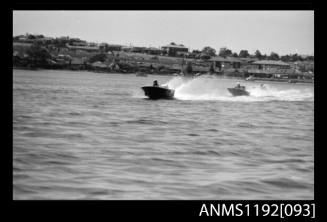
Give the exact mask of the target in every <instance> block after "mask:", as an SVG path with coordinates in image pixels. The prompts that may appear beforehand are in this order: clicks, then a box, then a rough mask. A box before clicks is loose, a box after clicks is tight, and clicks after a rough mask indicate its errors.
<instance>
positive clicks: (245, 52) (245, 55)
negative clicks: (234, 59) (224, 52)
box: [238, 50, 250, 58]
mask: <svg viewBox="0 0 327 222" xmlns="http://www.w3.org/2000/svg"><path fill="white" fill-rule="evenodd" d="M249 56H250V54H249V52H248V50H241V51H240V53H239V54H238V57H241V58H246V57H249Z"/></svg>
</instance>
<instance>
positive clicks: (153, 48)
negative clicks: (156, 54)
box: [147, 47, 161, 51]
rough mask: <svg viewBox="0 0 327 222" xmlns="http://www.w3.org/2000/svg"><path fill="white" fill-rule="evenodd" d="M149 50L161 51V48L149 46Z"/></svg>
mask: <svg viewBox="0 0 327 222" xmlns="http://www.w3.org/2000/svg"><path fill="white" fill-rule="evenodd" d="M147 50H150V51H161V49H158V48H155V47H149V48H147Z"/></svg>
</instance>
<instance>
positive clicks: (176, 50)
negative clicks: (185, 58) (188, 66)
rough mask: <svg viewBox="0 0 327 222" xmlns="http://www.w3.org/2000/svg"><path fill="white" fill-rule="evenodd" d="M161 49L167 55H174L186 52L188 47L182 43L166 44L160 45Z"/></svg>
mask: <svg viewBox="0 0 327 222" xmlns="http://www.w3.org/2000/svg"><path fill="white" fill-rule="evenodd" d="M161 49H162V51H163V52H164V53H166V54H167V55H169V56H176V55H182V54H186V53H188V48H187V47H185V46H183V45H172V44H170V45H166V46H162V47H161Z"/></svg>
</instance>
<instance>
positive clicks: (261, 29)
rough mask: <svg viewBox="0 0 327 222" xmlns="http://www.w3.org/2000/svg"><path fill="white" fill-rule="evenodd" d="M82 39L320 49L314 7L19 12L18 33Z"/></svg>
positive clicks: (15, 25)
mask: <svg viewBox="0 0 327 222" xmlns="http://www.w3.org/2000/svg"><path fill="white" fill-rule="evenodd" d="M25 33H30V34H43V35H45V36H49V37H60V36H69V37H78V38H80V39H83V40H86V41H92V42H99V43H100V42H107V43H112V44H123V45H129V44H132V45H134V46H152V47H160V46H162V45H166V44H168V43H170V42H175V43H177V44H184V45H185V46H187V47H189V48H190V49H191V50H193V49H202V48H203V47H205V46H211V47H213V48H215V49H216V50H217V51H219V48H221V47H227V48H229V49H231V50H232V51H233V52H237V53H239V51H240V50H241V49H247V50H248V51H249V53H254V51H255V50H256V49H259V50H260V51H261V52H262V53H266V54H270V52H272V51H273V52H277V53H278V54H281V55H284V54H289V53H298V54H310V55H313V53H314V12H313V11H14V12H13V35H19V34H25Z"/></svg>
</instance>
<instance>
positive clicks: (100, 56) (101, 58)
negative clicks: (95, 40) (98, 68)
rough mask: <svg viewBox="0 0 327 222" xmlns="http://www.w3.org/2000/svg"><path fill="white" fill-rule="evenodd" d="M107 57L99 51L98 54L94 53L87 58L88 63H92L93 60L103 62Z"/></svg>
mask: <svg viewBox="0 0 327 222" xmlns="http://www.w3.org/2000/svg"><path fill="white" fill-rule="evenodd" d="M106 59H107V55H106V54H105V53H99V54H96V55H94V56H92V57H90V58H89V62H90V63H93V62H98V61H99V62H104V61H106Z"/></svg>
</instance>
